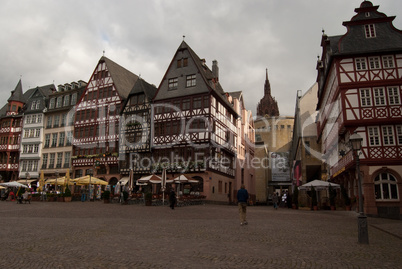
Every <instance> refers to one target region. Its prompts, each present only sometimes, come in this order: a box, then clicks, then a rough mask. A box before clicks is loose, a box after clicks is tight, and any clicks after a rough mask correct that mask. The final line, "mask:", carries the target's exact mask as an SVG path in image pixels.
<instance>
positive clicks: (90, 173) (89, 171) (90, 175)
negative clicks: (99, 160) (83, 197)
mask: <svg viewBox="0 0 402 269" xmlns="http://www.w3.org/2000/svg"><path fill="white" fill-rule="evenodd" d="M87 175H89V184H88V200H89V201H91V189H92V188H91V177H92V175H93V171H92V169H88V171H87ZM94 201H95V198H94Z"/></svg>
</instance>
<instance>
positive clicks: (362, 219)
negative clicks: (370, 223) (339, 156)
mask: <svg viewBox="0 0 402 269" xmlns="http://www.w3.org/2000/svg"><path fill="white" fill-rule="evenodd" d="M349 141H350V144H351V146H352V149H353V153H354V156H355V157H356V173H357V180H358V188H359V215H358V217H357V228H358V242H359V243H360V244H368V243H369V239H368V227H367V216H366V215H365V214H364V210H363V195H362V178H361V174H360V158H359V152H358V151H359V150H360V149H361V146H362V141H363V138H361V137H360V136H359V135H358V134H356V133H354V134H353V135H351V136H350V137H349Z"/></svg>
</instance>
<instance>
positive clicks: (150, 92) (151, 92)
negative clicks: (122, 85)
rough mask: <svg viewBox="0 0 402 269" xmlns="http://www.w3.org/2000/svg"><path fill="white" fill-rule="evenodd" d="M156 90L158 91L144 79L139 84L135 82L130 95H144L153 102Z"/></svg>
mask: <svg viewBox="0 0 402 269" xmlns="http://www.w3.org/2000/svg"><path fill="white" fill-rule="evenodd" d="M156 90H157V89H156V87H155V86H154V85H151V84H149V83H148V82H146V81H145V80H143V79H142V78H139V79H138V80H137V82H135V84H134V87H133V89H132V90H131V92H130V95H132V94H137V93H144V94H145V95H146V96H147V97H148V99H149V100H151V99H152V98H153V97H154V96H155V93H156Z"/></svg>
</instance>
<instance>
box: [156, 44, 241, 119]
mask: <svg viewBox="0 0 402 269" xmlns="http://www.w3.org/2000/svg"><path fill="white" fill-rule="evenodd" d="M182 51H188V54H189V56H190V58H191V59H192V62H194V65H195V69H196V70H197V71H198V72H197V73H198V74H199V75H200V76H201V78H202V80H203V81H204V85H203V86H201V87H199V86H198V84H197V87H196V89H192V90H191V93H189V92H188V91H168V90H166V91H163V90H161V88H162V85H163V84H164V82H165V81H166V76H167V74H168V73H169V71H170V70H171V68H172V67H173V65H174V62H173V61H174V59H175V58H176V56H177V55H178V53H180V52H182ZM179 73H181V71H180V72H179ZM179 73H176V75H178V76H180V75H181V76H182V74H179ZM207 92H214V93H215V96H216V97H217V98H219V99H220V101H222V102H224V103H225V104H226V105H227V107H228V108H230V109H231V110H232V112H235V113H236V111H235V110H234V108H233V106H232V104H230V103H229V102H228V100H227V98H226V96H225V94H226V93H225V91H224V90H223V88H222V86H221V85H220V83H219V81H218V78H215V76H214V74H213V72H212V71H211V70H210V69H209V68H208V66H207V65H206V64H205V61H204V60H201V59H200V57H198V55H197V54H196V53H195V52H194V51H193V50H192V49H191V47H190V46H189V45H188V44H187V43H186V42H185V41H182V42H181V44H180V46H179V48H178V49H177V51H176V53H175V55H174V56H173V58H172V61H171V63H170V65H169V67H168V69H167V71H166V73H165V75H164V77H163V79H162V82H161V84H160V85H159V88H158V90H157V92H156V95H155V97H154V100H164V99H170V98H177V97H180V96H185V95H190V94H202V93H207Z"/></svg>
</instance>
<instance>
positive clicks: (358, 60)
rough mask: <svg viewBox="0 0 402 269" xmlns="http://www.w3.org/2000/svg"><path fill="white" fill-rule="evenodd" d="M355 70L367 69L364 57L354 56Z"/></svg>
mask: <svg viewBox="0 0 402 269" xmlns="http://www.w3.org/2000/svg"><path fill="white" fill-rule="evenodd" d="M355 63H356V70H367V64H366V58H356V60H355Z"/></svg>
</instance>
